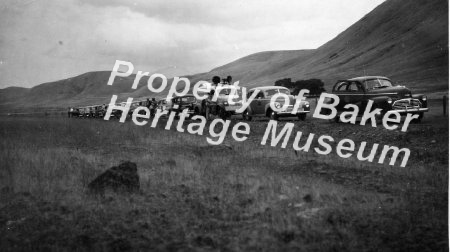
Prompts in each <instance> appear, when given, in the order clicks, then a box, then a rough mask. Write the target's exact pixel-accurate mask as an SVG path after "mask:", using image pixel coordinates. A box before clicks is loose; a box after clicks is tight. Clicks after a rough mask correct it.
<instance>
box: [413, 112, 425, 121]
mask: <svg viewBox="0 0 450 252" xmlns="http://www.w3.org/2000/svg"><path fill="white" fill-rule="evenodd" d="M423 116H424V113H423V112H422V113H419V117H418V118H416V119H414V120H413V122H414V123H420V122H422V119H423Z"/></svg>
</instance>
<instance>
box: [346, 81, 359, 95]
mask: <svg viewBox="0 0 450 252" xmlns="http://www.w3.org/2000/svg"><path fill="white" fill-rule="evenodd" d="M347 91H349V92H359V91H361V88H360V87H359V84H358V83H357V82H355V81H354V82H351V83H350V84H349V85H348V87H347Z"/></svg>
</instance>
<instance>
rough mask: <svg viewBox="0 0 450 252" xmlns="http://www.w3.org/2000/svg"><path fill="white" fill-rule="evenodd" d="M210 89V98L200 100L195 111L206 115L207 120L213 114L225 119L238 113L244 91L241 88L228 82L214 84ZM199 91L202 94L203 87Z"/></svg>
mask: <svg viewBox="0 0 450 252" xmlns="http://www.w3.org/2000/svg"><path fill="white" fill-rule="evenodd" d="M209 90H210V91H209V93H207V94H208V98H206V99H204V100H202V101H199V102H198V103H197V105H196V108H195V112H196V113H197V114H202V115H204V116H205V117H206V119H207V120H210V119H212V117H213V116H219V117H220V118H222V119H223V120H225V119H227V118H229V117H230V116H232V115H236V114H237V113H236V110H238V109H239V108H241V107H242V101H241V99H242V91H241V89H240V88H238V87H236V86H233V85H228V84H226V85H218V86H214V85H212V86H211V87H210V88H209ZM198 93H199V95H202V92H201V89H200V91H199V92H198ZM230 96H232V97H230ZM230 101H231V103H230Z"/></svg>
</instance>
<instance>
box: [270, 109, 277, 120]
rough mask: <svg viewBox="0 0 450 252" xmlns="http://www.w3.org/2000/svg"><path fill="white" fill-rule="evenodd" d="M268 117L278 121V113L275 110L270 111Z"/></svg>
mask: <svg viewBox="0 0 450 252" xmlns="http://www.w3.org/2000/svg"><path fill="white" fill-rule="evenodd" d="M270 119H272V120H275V121H278V115H277V113H276V112H275V111H273V110H272V111H270Z"/></svg>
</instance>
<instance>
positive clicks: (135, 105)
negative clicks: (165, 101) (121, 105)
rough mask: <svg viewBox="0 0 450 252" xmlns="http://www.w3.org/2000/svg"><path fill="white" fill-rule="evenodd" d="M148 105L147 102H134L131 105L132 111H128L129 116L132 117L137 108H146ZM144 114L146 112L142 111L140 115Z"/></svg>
mask: <svg viewBox="0 0 450 252" xmlns="http://www.w3.org/2000/svg"><path fill="white" fill-rule="evenodd" d="M146 104H147V101H146V100H138V101H133V102H132V103H131V104H130V110H128V116H130V117H131V115H132V114H133V112H134V110H135V109H136V108H138V107H145V106H146ZM144 113H145V112H143V111H140V113H139V114H144Z"/></svg>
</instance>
